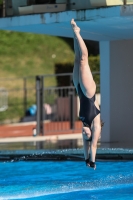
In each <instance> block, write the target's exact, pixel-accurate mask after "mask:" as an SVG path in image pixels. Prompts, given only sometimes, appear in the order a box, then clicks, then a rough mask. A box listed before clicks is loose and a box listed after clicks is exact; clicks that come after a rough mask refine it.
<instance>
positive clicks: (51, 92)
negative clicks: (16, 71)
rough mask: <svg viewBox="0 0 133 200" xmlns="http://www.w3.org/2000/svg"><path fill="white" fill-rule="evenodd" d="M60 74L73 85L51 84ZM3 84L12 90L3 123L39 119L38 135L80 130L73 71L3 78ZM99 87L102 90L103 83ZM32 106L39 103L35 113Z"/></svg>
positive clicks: (0, 115)
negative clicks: (48, 85)
mask: <svg viewBox="0 0 133 200" xmlns="http://www.w3.org/2000/svg"><path fill="white" fill-rule="evenodd" d="M93 75H94V76H95V75H96V76H99V72H93ZM57 77H62V78H63V79H65V77H67V79H69V81H67V82H68V83H69V84H68V85H65V86H63V85H62V86H61V85H60V86H56V85H54V86H51V87H47V85H46V83H47V81H48V80H49V81H48V82H52V81H51V80H53V78H54V79H55V80H57ZM55 82H56V81H54V83H55ZM0 85H1V87H2V88H5V89H6V91H7V92H8V105H7V107H8V109H7V110H5V111H3V112H1V113H0V124H3V123H13V122H27V121H29V122H30V121H36V120H37V122H38V123H37V134H40V133H41V134H42V135H43V134H44V132H45V133H50V132H57V131H64V132H65V131H66V132H67V131H69V130H75V129H76V130H79V129H80V127H81V126H80V125H79V124H78V123H77V122H78V112H79V101H78V97H77V94H76V90H75V88H74V86H73V84H72V73H67V74H56V75H55V74H53V75H41V76H36V77H34V76H33V77H24V78H15V79H0ZM57 85H59V84H57ZM97 89H98V91H99V85H97ZM32 105H35V106H36V109H35V110H34V112H33V110H32ZM30 108H31V110H32V112H31V110H30ZM44 122H45V123H44ZM42 123H43V126H42V125H40V124H42ZM41 128H44V130H41Z"/></svg>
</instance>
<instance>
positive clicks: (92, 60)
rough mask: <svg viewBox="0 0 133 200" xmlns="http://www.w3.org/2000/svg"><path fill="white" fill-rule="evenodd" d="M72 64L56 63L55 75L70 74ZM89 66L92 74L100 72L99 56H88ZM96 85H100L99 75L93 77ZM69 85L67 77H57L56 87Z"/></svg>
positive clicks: (69, 81)
mask: <svg viewBox="0 0 133 200" xmlns="http://www.w3.org/2000/svg"><path fill="white" fill-rule="evenodd" d="M73 65H74V63H56V64H55V74H60V73H72V72H73ZM89 65H90V68H91V71H92V72H99V71H100V59H99V56H90V57H89ZM93 77H94V80H95V82H96V84H98V85H99V84H100V75H99V74H94V75H93ZM70 84H71V80H70V77H69V76H65V77H64V76H63V77H61V76H57V86H69V85H70Z"/></svg>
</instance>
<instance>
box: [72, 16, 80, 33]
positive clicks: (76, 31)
mask: <svg viewBox="0 0 133 200" xmlns="http://www.w3.org/2000/svg"><path fill="white" fill-rule="evenodd" d="M71 25H72V28H73V31H74V33H80V28H79V27H78V26H77V24H76V22H75V21H74V19H72V20H71Z"/></svg>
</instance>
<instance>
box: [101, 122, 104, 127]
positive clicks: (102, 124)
mask: <svg viewBox="0 0 133 200" xmlns="http://www.w3.org/2000/svg"><path fill="white" fill-rule="evenodd" d="M103 126H104V122H103V121H102V120H101V128H102V127H103Z"/></svg>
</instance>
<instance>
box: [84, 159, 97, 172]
mask: <svg viewBox="0 0 133 200" xmlns="http://www.w3.org/2000/svg"><path fill="white" fill-rule="evenodd" d="M85 162H86V166H87V167H91V168H93V169H94V170H95V169H96V163H95V162H92V161H90V159H89V158H88V159H86V160H85Z"/></svg>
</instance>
